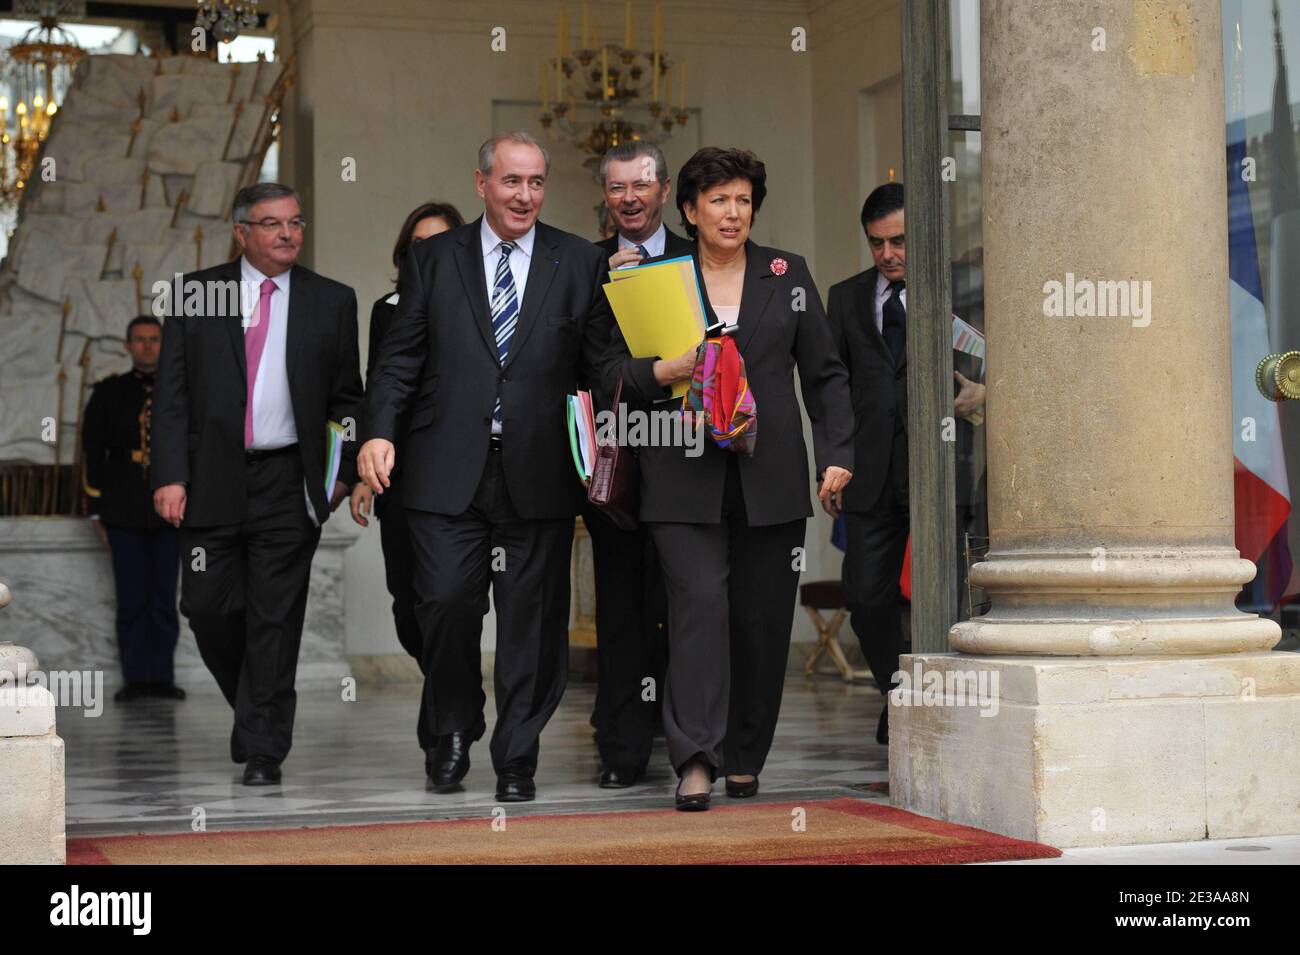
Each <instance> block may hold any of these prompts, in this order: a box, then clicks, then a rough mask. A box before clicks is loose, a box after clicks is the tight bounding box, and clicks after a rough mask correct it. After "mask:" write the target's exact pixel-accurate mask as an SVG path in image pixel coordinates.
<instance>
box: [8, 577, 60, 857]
mask: <svg viewBox="0 0 1300 955" xmlns="http://www.w3.org/2000/svg"><path fill="white" fill-rule="evenodd" d="M10 596H11V595H10V593H9V588H8V587H6V586H5V585H4V584H3V583H0V610H3V609H4V608H5V607H6V606H7V605H8V604H9V601H10ZM36 667H37V661H36V656H35V654H33V653H32V652H31V651H30V650H28V649H26V648H25V647H18V646H14V645H13V644H12V643H0V864H4V865H21V864H31V863H38V864H40V863H43V864H62V863H63V861H64V858H65V838H64V794H63V740H61V739H59V737H58V735H57V734H56V733H55V731H54V697H53V696H52V695H51V694H50V691H49V690H48V689H46V688H45V687H42V686H24V685H22V683H23V682H24V681H25V677H26V675H27V674H28V673H30V672H31V671H33V670H35V669H36ZM20 675H21V676H20Z"/></svg>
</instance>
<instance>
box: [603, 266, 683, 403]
mask: <svg viewBox="0 0 1300 955" xmlns="http://www.w3.org/2000/svg"><path fill="white" fill-rule="evenodd" d="M609 278H610V281H609V282H608V283H607V284H606V285H605V295H606V297H607V298H608V299H609V305H610V308H612V309H613V310H614V318H615V319H617V320H618V327H619V330H620V331H621V332H622V333H623V340H624V341H625V342H626V343H627V349H628V351H629V352H631V354H632V357H633V358H677V357H678V356H680V355H684V354H685V353H686V352H687V351H688V350H689V349H692V348H694V347H695V346H697V345H699V343H700V342H702V341H703V340H704V326H705V324H706V323H705V320H704V297H703V296H702V295H701V294H700V283H699V280H698V279H697V278H696V275H695V261H694V259H692V258H691V257H690V256H689V255H683V256H680V257H678V258H675V259H665V260H663V261H662V262H654V263H652V264H650V265H636V266H632V267H631V268H625V269H615V270H614V271H613V272H611V273H610V274H609ZM689 387H690V382H689V381H680V382H678V383H677V384H675V385H673V396H674V397H676V398H680V397H681V396H682V395H684V394H686V389H687V388H689Z"/></svg>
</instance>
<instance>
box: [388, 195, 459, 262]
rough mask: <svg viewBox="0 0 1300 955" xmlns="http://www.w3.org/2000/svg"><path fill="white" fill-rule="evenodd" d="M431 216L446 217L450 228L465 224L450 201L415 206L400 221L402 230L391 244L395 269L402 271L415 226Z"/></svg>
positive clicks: (409, 249)
mask: <svg viewBox="0 0 1300 955" xmlns="http://www.w3.org/2000/svg"><path fill="white" fill-rule="evenodd" d="M432 218H438V219H446V220H447V226H448V227H449V228H452V229H458V228H460V227H461V226H463V225H464V224H465V220H464V219H462V218H461V215H460V213H459V212H457V211H456V207H455V206H453V205H452V204H451V203H450V202H426V203H424V204H423V205H419V206H416V207H415V209H414V210H413V211H412V212H411V214H410V215H409V216H407V217H406V221H405V222H403V223H402V231H401V232H399V233H397V244H396V245H394V246H393V265H394V266H395V267H396V268H397V271H399V272H400V271H402V261H403V260H404V259H405V258H406V253H408V252H410V251H411V236H412V235H413V234H414V233H415V227H416V226H417V225H419V224H420V222H421V221H423V220H424V219H432Z"/></svg>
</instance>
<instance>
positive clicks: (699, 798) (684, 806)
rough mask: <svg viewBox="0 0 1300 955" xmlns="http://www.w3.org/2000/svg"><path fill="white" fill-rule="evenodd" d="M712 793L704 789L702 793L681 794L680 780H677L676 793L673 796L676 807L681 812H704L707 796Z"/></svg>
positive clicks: (707, 805)
mask: <svg viewBox="0 0 1300 955" xmlns="http://www.w3.org/2000/svg"><path fill="white" fill-rule="evenodd" d="M712 795H713V793H712V792H711V791H709V790H705V791H704V792H702V793H688V794H685V795H683V794H682V782H681V780H680V779H679V780H678V781H677V795H676V796H675V797H674V802H675V803H676V807H677V808H678V809H679V810H681V811H682V812H704V810H706V809H708V808H709V798H710V797H711V796H712Z"/></svg>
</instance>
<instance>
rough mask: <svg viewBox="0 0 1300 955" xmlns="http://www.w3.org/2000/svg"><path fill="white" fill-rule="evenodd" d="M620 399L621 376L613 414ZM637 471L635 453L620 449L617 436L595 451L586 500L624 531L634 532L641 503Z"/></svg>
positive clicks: (616, 387)
mask: <svg viewBox="0 0 1300 955" xmlns="http://www.w3.org/2000/svg"><path fill="white" fill-rule="evenodd" d="M622 397H623V376H622V375H619V376H618V384H617V385H616V386H615V388H614V413H615V414H616V415H617V413H618V406H619V401H620V400H621V399H622ZM640 481H641V476H640V471H639V469H638V467H637V460H636V451H635V450H633V449H632V448H624V447H620V446H619V443H618V437H617V434H616V435H615V437H614V440H613V441H609V442H607V443H604V444H601V445H600V446H599V447H597V448H596V463H595V465H594V466H593V467H592V470H591V484H590V485H589V486H588V488H587V500H588V501H589V502H590V503H591V506H592V507H594V508H596V510H598V511H600V512H601V513H602V514H604V515H605V516H606V517H608V518H609V519H610V520H611V521H612V522H613V523H614V525H615V526H617V527H620V528H622V529H623V530H625V531H631V530H636V527H637V518H636V515H637V511H638V510H639V505H640V500H641V488H640Z"/></svg>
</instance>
